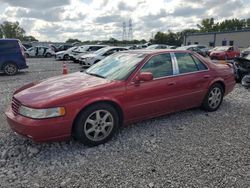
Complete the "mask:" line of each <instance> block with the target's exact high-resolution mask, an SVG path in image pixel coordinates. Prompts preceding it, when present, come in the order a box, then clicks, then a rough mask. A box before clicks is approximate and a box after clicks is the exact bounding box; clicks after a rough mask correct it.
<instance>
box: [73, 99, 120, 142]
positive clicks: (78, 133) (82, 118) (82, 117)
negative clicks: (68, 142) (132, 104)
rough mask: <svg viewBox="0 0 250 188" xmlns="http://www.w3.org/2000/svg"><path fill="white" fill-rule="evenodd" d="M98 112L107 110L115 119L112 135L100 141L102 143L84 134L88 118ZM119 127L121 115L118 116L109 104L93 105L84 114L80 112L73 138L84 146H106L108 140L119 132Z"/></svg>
mask: <svg viewBox="0 0 250 188" xmlns="http://www.w3.org/2000/svg"><path fill="white" fill-rule="evenodd" d="M96 110H107V111H109V112H110V113H111V115H112V116H113V119H114V126H113V129H112V131H111V132H110V134H109V135H108V136H107V137H106V138H104V139H103V140H100V141H92V140H90V139H89V138H88V137H87V136H86V134H85V132H84V125H85V122H86V120H87V118H88V117H89V115H90V114H92V113H93V112H94V111H96ZM118 127H119V115H118V113H117V111H116V110H115V108H114V107H113V106H111V105H109V104H106V103H99V104H94V105H91V106H90V107H88V108H86V109H84V110H83V111H82V112H80V114H79V116H78V117H77V119H76V122H75V124H74V127H73V136H74V137H75V138H76V139H77V140H79V141H80V142H82V143H83V144H84V145H87V146H97V145H100V144H104V143H106V142H107V141H108V140H110V139H111V138H112V136H113V135H114V133H115V132H116V131H117V129H118Z"/></svg>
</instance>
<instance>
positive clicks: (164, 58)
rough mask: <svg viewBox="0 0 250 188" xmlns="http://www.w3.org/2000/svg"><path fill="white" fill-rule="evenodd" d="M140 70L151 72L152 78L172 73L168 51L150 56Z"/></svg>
mask: <svg viewBox="0 0 250 188" xmlns="http://www.w3.org/2000/svg"><path fill="white" fill-rule="evenodd" d="M141 72H151V73H152V74H153V78H161V77H166V76H171V75H173V67H172V61H171V56H170V54H169V53H167V54H160V55H156V56H154V57H152V58H151V59H150V60H149V61H148V62H147V63H146V64H145V65H144V66H143V67H142V69H141Z"/></svg>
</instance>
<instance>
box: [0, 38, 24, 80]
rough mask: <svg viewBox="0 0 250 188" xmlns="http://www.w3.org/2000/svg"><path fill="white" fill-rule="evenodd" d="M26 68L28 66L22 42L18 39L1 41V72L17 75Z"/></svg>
mask: <svg viewBox="0 0 250 188" xmlns="http://www.w3.org/2000/svg"><path fill="white" fill-rule="evenodd" d="M25 68H28V66H27V64H26V59H25V56H24V49H23V46H22V44H21V42H20V41H19V40H17V39H0V72H4V73H5V74H7V75H15V74H16V73H17V72H18V70H20V69H25Z"/></svg>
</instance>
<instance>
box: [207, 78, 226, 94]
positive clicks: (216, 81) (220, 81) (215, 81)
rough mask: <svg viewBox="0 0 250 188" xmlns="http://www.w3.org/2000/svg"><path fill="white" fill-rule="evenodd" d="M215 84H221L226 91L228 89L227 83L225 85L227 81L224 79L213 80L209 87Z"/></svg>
mask: <svg viewBox="0 0 250 188" xmlns="http://www.w3.org/2000/svg"><path fill="white" fill-rule="evenodd" d="M214 84H220V85H221V86H222V88H223V92H224V93H225V91H226V85H225V82H224V81H223V79H216V80H214V81H212V82H211V83H210V85H209V88H210V87H211V86H212V85H214Z"/></svg>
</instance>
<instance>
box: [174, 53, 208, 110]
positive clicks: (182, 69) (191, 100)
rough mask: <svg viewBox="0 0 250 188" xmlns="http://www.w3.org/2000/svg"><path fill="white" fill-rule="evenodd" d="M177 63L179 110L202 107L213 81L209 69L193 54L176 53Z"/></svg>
mask: <svg viewBox="0 0 250 188" xmlns="http://www.w3.org/2000/svg"><path fill="white" fill-rule="evenodd" d="M175 61H176V63H177V66H178V75H177V76H176V79H175V81H176V97H177V98H178V104H177V105H178V109H179V110H183V109H188V108H192V107H197V106H199V105H201V103H202V101H203V98H204V97H205V94H206V92H207V88H208V84H209V82H210V81H211V80H212V78H211V75H210V72H209V69H208V67H207V66H206V65H205V64H204V63H202V61H201V60H199V59H198V58H197V57H196V56H194V55H193V54H190V53H185V52H176V53H175Z"/></svg>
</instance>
